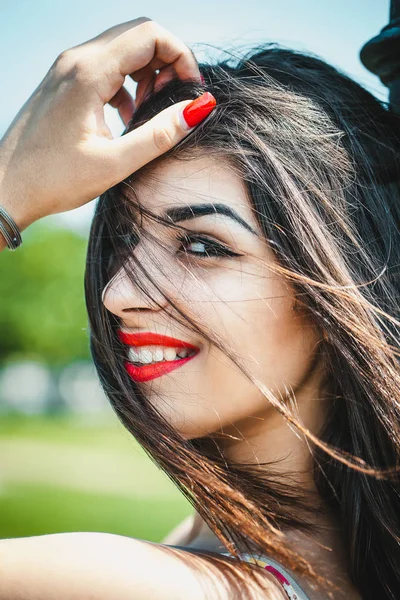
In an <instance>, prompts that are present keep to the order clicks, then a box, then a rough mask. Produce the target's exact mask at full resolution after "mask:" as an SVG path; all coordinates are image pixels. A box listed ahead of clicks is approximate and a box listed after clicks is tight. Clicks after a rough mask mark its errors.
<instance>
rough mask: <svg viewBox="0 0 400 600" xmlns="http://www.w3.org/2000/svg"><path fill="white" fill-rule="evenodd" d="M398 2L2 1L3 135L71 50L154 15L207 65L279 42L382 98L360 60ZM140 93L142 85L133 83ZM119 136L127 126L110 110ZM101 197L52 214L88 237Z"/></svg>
mask: <svg viewBox="0 0 400 600" xmlns="http://www.w3.org/2000/svg"><path fill="white" fill-rule="evenodd" d="M389 4H390V0H278V1H277V0H240V1H239V0H232V1H230V2H228V1H225V0H201V2H188V1H187V0H186V1H185V2H184V1H183V0H173V1H172V2H167V1H166V0H146V2H141V0H137V1H136V2H132V1H127V0H112V2H102V1H101V0H68V2H65V1H63V0H56V1H55V0H14V1H13V2H10V1H9V0H0V56H1V60H0V80H1V82H2V85H1V94H0V135H1V136H2V135H3V134H4V133H5V131H6V130H7V128H8V127H9V125H10V124H11V122H12V120H13V119H14V117H15V116H16V114H17V113H18V111H19V110H20V108H21V107H22V106H23V104H24V103H25V102H26V101H27V100H28V98H29V97H30V96H31V94H32V93H33V92H34V90H35V89H36V87H37V86H38V85H39V83H40V82H41V81H42V79H43V78H44V76H45V75H46V73H47V71H48V70H49V68H50V67H51V65H52V64H53V62H54V60H55V59H56V58H57V56H58V55H59V54H60V53H61V52H62V51H63V50H66V49H68V48H71V47H73V46H76V45H78V44H81V43H83V42H85V41H87V40H89V39H90V38H92V37H94V36H96V35H98V34H99V33H101V32H103V31H105V30H106V29H108V28H110V27H112V26H113V25H117V24H118V23H123V22H126V21H130V20H132V19H135V18H137V17H141V16H146V17H149V18H151V19H153V20H154V21H157V22H158V23H160V24H161V25H162V26H163V27H165V28H166V29H168V30H170V31H172V32H173V33H174V34H175V35H177V36H178V37H180V38H181V39H182V40H183V41H184V42H185V43H186V44H188V45H189V46H190V47H191V48H192V50H193V51H194V53H195V55H196V57H197V59H198V60H199V61H204V60H206V61H209V60H212V58H213V57H214V56H215V55H216V52H217V50H215V49H214V47H217V48H222V49H228V50H229V49H233V48H238V47H239V48H241V49H242V48H244V47H245V48H246V49H250V48H251V47H252V46H253V45H257V44H259V43H262V42H278V43H280V44H282V45H284V46H286V47H289V48H296V49H299V50H305V51H309V52H312V53H313V54H316V55H318V56H319V57H321V58H323V59H324V60H326V61H327V62H329V63H331V64H332V65H334V66H335V67H337V68H339V69H341V70H342V71H344V72H345V73H346V74H347V75H350V76H351V77H352V78H353V79H355V80H356V81H358V82H359V83H360V84H361V85H363V86H364V87H365V88H367V89H368V90H369V91H370V92H372V93H373V94H374V95H375V96H377V97H378V98H380V99H382V100H386V99H387V89H386V88H385V87H384V86H382V85H381V83H380V81H379V79H378V78H377V77H375V76H374V75H373V74H372V73H370V72H369V71H367V69H365V67H364V66H363V65H362V64H361V62H360V60H359V52H360V49H361V47H362V46H363V44H364V43H365V42H366V41H368V40H369V39H370V38H371V37H373V36H375V35H377V34H378V33H379V31H380V30H381V29H382V27H384V26H385V25H386V24H387V23H388V20H389ZM125 85H126V87H127V88H128V89H129V91H130V92H131V93H134V89H135V84H134V83H133V82H132V81H128V79H127V80H126V82H125ZM105 116H106V121H107V124H108V125H109V127H110V129H111V131H112V133H113V135H114V136H115V137H116V136H119V135H121V133H122V131H123V124H122V121H121V120H120V118H119V116H118V113H117V111H116V110H115V109H113V108H112V107H110V106H106V107H105ZM94 206H95V200H94V201H92V202H90V203H89V204H87V205H85V206H83V207H81V208H78V209H76V210H73V211H68V212H65V213H62V214H60V215H55V216H50V217H45V220H51V221H52V222H53V223H54V224H58V225H63V226H65V225H66V226H68V227H71V228H73V229H75V230H76V231H80V232H83V233H86V232H87V230H88V227H89V223H90V219H91V217H92V215H93V210H94Z"/></svg>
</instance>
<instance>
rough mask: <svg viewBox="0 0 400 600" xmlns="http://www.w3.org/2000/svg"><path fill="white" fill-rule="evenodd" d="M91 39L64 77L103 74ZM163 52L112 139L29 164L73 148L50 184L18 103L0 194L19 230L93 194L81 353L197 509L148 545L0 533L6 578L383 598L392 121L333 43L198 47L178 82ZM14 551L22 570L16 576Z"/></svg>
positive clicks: (392, 320) (390, 588)
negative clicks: (221, 55)
mask: <svg viewBox="0 0 400 600" xmlns="http://www.w3.org/2000/svg"><path fill="white" fill-rule="evenodd" d="M119 27H122V28H124V27H125V28H126V29H124V31H125V33H121V34H120V36H119V37H120V38H123V39H122V40H119V42H118V37H116V38H115V39H114V42H113V41H111V42H108V43H109V44H111V47H112V48H114V49H119V50H120V51H121V53H122V51H123V49H124V48H125V47H126V45H127V37H128V34H129V36H131V34H132V30H131V29H129V28H128V27H127V24H124V25H123V26H122V25H121V26H119ZM130 27H132V25H130ZM150 27H156V29H157V27H158V26H156V25H154V24H151V25H149V23H143V22H141V23H139V24H136V32H135V33H136V35H139V33H138V32H139V31H143V30H145V31H147V34H148V32H149V30H150ZM146 28H147V29H146ZM109 31H113V30H109ZM157 31H159V30H157ZM106 34H107V32H106ZM106 34H103V36H104V35H106ZM165 35H166V34H165ZM124 36H125V38H124ZM100 37H101V36H100ZM96 39H97V38H95V40H96ZM130 39H131V38H130ZM132 39H134V38H133V36H132ZM169 39H171V38H169ZM117 42H118V43H117ZM91 43H92V44H93V43H95V42H93V41H92V42H89V43H88V44H89V46H88V47H87V48H86V50H87V52H86V54H85V57H84V59H80V65H82V64H83V65H84V66H83V67H82V66H81V67H80V68H78V69H76V63H74V62H73V61H72V71H73V69H74V65H75V71H77V73H76V74H75V75H74V76H73V77H72V80H74V83H75V85H77V86H81V87H82V89H84V88H85V86H86V88H85V89H90V87H91V86H93V87H96V86H97V89H100V90H101V89H102V85H101V84H102V83H104V82H101V78H97V75H96V73H95V72H94V71H93V68H92V69H89V68H88V66H92V67H93V63H92V62H91V61H92V60H93V53H94V54H95V52H94V49H93V47H91V46H90V44H91ZM118 44H119V45H118ZM171 44H172V42H171ZM160 46H161V44H158V47H160ZM84 47H85V45H83V48H84ZM137 47H139V43H137ZM78 51H79V52H81V50H79V47H78V49H77V50H76V52H78ZM92 51H93V52H92ZM126 54H128V53H126ZM114 57H115V55H114ZM102 58H103V60H104V53H102ZM130 60H133V59H132V58H131V55H130ZM172 60H174V59H172ZM85 61H87V64H86V66H85ZM166 62H167V61H166V60H165V58H164V59H163V61H162V62H160V61H157V60H153V61H148V63H146V64H149V66H148V67H143V66H141V67H140V68H139V69H137V68H136V69H135V74H134V78H136V79H139V80H140V81H141V84H140V86H139V89H138V97H137V98H136V102H137V105H136V110H135V112H134V114H133V117H132V119H131V120H129V118H130V113H131V112H132V108H133V106H132V104H131V101H130V100H129V98H127V96H126V94H127V93H126V92H118V93H119V97H118V99H117V100H114V105H120V107H121V110H122V107H124V108H123V110H122V113H123V118H124V122H125V123H126V124H127V128H126V131H125V133H124V135H123V136H122V137H121V138H120V140H114V141H110V140H109V141H107V145H106V144H100V145H96V146H95V145H92V148H91V155H90V156H89V157H88V156H86V157H85V161H82V158H81V156H82V150H81V145H82V144H77V142H76V140H72V143H71V140H69V139H67V140H66V141H65V142H64V140H63V141H62V149H63V150H64V151H65V152H66V153H67V156H66V157H65V154H64V156H63V158H62V160H60V159H59V160H60V163H59V162H58V161H57V157H56V159H52V160H53V161H55V162H53V163H52V162H51V160H50V158H49V157H47V159H46V160H47V162H46V160H45V159H44V158H43V160H42V162H41V165H42V168H43V167H44V166H45V165H48V167H49V168H48V169H46V172H45V173H44V174H43V176H44V177H45V178H46V177H47V175H46V173H49V172H51V173H53V174H54V172H56V171H55V170H54V169H56V168H59V164H61V165H62V167H63V168H64V169H67V167H65V166H64V165H65V164H67V165H68V169H70V170H69V171H68V170H67V171H66V175H65V178H64V179H63V178H62V177H60V181H61V183H58V177H57V181H56V182H53V181H51V180H50V178H49V183H48V184H47V180H46V179H45V181H44V183H43V181H42V177H41V178H40V181H37V182H35V181H34V176H33V175H31V179H30V178H29V177H28V176H27V175H26V169H25V170H22V167H21V166H17V165H20V164H21V162H22V165H23V166H26V165H27V166H28V167H29V158H28V154H27V152H28V150H30V151H31V152H33V151H34V150H36V149H38V150H40V146H39V143H38V141H37V137H36V138H35V135H34V133H33V129H32V134H31V135H30V136H26V135H23V133H25V130H26V128H27V127H28V132H29V131H30V130H29V119H30V117H31V115H32V114H33V115H34V118H33V119H32V123H33V125H35V129H36V130H37V125H38V120H39V119H40V115H39V110H38V109H37V111H36V113H35V111H34V109H35V102H32V103H31V106H30V107H29V109H27V110H26V111H25V112H23V113H22V116H21V118H20V120H19V121H18V120H17V123H16V124H15V125H13V126H12V127H11V129H10V133H9V134H8V137H7V136H6V139H5V144H4V147H5V148H6V151H5V152H3V156H6V157H8V158H11V156H12V155H13V152H14V151H15V152H16V153H17V156H18V158H19V161H17V163H15V160H14V161H13V164H12V165H11V162H9V161H7V160H4V162H3V163H0V164H5V165H6V167H7V168H5V169H4V173H5V176H4V177H3V182H4V181H5V182H6V183H5V184H4V185H3V186H2V188H1V189H2V190H3V191H4V193H3V195H2V198H3V202H2V206H3V207H4V208H6V210H8V212H9V214H10V215H12V216H13V218H14V219H15V221H16V222H17V224H18V225H19V226H20V227H21V226H22V227H25V226H28V225H29V223H30V222H33V221H34V220H36V219H37V218H40V217H41V216H44V215H45V214H51V213H52V212H59V211H61V210H66V209H68V208H72V205H71V203H72V202H73V203H74V206H76V205H79V204H83V203H84V202H85V201H88V200H89V199H91V198H93V197H95V195H96V194H97V193H100V192H103V193H102V195H101V197H100V199H99V202H98V204H97V206H96V213H95V216H94V219H93V223H92V228H91V232H90V239H89V247H88V255H87V266H86V275H85V292H86V301H87V308H88V314H89V320H90V333H91V338H90V342H91V351H92V355H93V359H94V362H95V365H96V368H97V371H98V373H99V377H100V380H101V382H102V385H103V387H104V390H105V392H106V394H107V395H108V397H109V399H110V401H111V403H112V405H113V407H114V409H115V410H116V412H117V414H118V416H119V418H120V419H121V420H122V422H123V423H124V425H125V426H126V427H127V428H128V430H129V431H131V432H132V434H133V435H134V436H135V438H136V439H137V440H138V441H139V442H140V443H141V445H142V446H143V447H144V448H145V449H146V451H147V452H148V453H149V455H150V456H151V457H152V458H153V459H154V460H155V461H156V462H157V463H158V464H159V465H160V467H161V468H163V469H164V470H165V471H166V472H167V473H168V474H169V476H170V477H171V478H172V480H173V481H175V483H176V484H177V485H178V487H179V488H180V489H181V490H182V492H183V493H184V494H185V495H186V496H187V497H188V498H189V499H190V501H191V502H192V504H193V506H194V507H195V509H196V513H195V517H194V520H193V521H192V522H191V523H190V524H189V525H190V526H189V527H187V523H185V524H184V525H183V527H182V529H181V530H180V532H177V533H176V534H171V535H170V536H169V537H168V538H167V539H166V540H164V544H161V545H157V544H150V543H147V542H145V541H142V540H128V539H126V538H120V537H118V536H104V535H102V534H76V535H75V536H74V535H69V536H68V535H66V536H61V537H60V536H43V537H42V538H30V539H28V540H5V541H3V542H2V543H3V548H2V558H3V559H4V560H3V561H2V564H3V567H2V572H3V574H5V583H4V585H5V586H8V588H7V593H9V595H8V596H7V595H4V596H3V597H5V598H7V597H14V596H12V593H11V592H10V591H9V590H11V591H13V590H14V589H17V590H18V593H19V594H20V596H19V597H22V598H25V597H27V598H33V597H41V598H42V597H47V596H46V593H47V594H48V597H57V598H72V597H91V596H89V594H97V595H95V597H96V598H97V597H98V598H103V597H104V598H106V597H112V598H117V597H118V598H119V597H121V598H127V597H135V598H174V599H176V598H208V599H213V598H233V597H235V598H236V597H237V598H245V597H248V598H281V599H283V598H288V597H289V598H290V597H291V598H296V597H297V598H309V599H310V600H314V599H315V600H316V599H319V598H326V597H330V598H347V599H350V598H351V599H355V598H361V597H362V598H367V599H369V598H396V597H397V596H398V593H399V591H400V572H399V569H398V564H399V558H400V551H399V546H398V539H399V538H398V536H399V534H400V531H399V516H398V515H399V508H400V502H399V491H400V481H399V473H398V466H397V465H398V456H399V447H400V446H399V444H400V436H399V402H398V400H399V390H400V376H399V369H398V342H399V335H398V334H399V321H398V312H399V311H398V296H399V282H398V278H397V277H396V268H398V264H399V262H400V242H399V223H400V208H399V201H400V199H399V185H398V176H399V164H398V144H399V121H398V117H396V115H394V114H392V113H391V112H390V111H389V110H387V109H385V107H384V106H382V105H381V104H380V103H379V102H378V101H377V100H376V99H375V98H373V97H372V96H371V95H370V94H369V93H368V92H366V91H365V90H363V89H362V88H361V87H360V86H359V85H357V84H356V83H354V82H353V81H351V80H350V79H348V78H347V77H345V76H344V75H342V74H341V73H339V72H338V71H336V70H335V69H333V68H332V67H330V66H329V65H327V64H326V63H324V62H322V61H320V60H318V59H316V58H312V57H309V56H305V55H302V54H300V53H296V52H292V51H289V50H282V49H280V48H276V47H274V46H271V47H270V46H268V47H265V48H263V49H261V50H259V51H257V52H255V53H253V55H252V56H250V57H249V58H248V59H244V60H239V61H236V62H235V64H232V62H229V61H228V62H227V63H222V64H219V65H215V66H213V67H210V66H203V67H202V69H201V71H202V74H203V77H204V81H200V77H199V73H198V72H194V68H195V67H194V65H193V63H191V69H193V70H192V71H191V72H190V73H189V72H188V71H189V69H188V70H186V71H185V72H183V71H181V72H180V73H179V72H178V69H176V71H177V75H178V78H177V77H175V76H174V73H173V72H172V69H171V67H170V66H167V65H166V64H165V63H166ZM189 62H190V61H189ZM121 63H123V61H122V60H121ZM160 67H161V68H162V69H161V71H160V74H158V75H156V74H155V73H154V70H155V69H158V68H160ZM105 70H107V69H105ZM132 70H134V69H132V68H131V66H129V68H126V67H125V68H123V69H122V73H123V74H128V73H131V72H132ZM62 71H63V69H61V73H62ZM138 74H139V75H138ZM62 76H63V75H61V77H62ZM64 77H65V80H66V81H67V80H68V77H69V80H71V62H69V63H68V61H67V67H66V68H65V71H64ZM142 78H143V79H142ZM107 81H108V82H110V81H112V77H110V75H109V73H108V77H107ZM121 83H122V81H121V77H120V78H119V79H118V84H119V85H120V84H121ZM116 85H117V83H116ZM50 89H56V90H59V89H60V86H55V85H54V84H53V86H50V85H49V87H48V88H46V86H44V92H46V91H47V92H49V90H50ZM204 92H209V93H211V94H212V97H213V98H215V99H216V106H215V108H213V109H212V110H211V106H213V102H212V98H211V97H210V96H206V100H209V101H210V106H209V108H208V109H207V111H206V112H208V116H207V118H206V119H205V120H204V121H202V123H201V124H200V125H199V126H198V127H197V128H192V129H191V130H190V131H189V133H188V130H187V129H186V130H185V126H183V127H182V129H180V130H179V125H176V127H177V131H178V133H176V134H174V136H173V137H172V136H171V131H170V129H169V127H170V124H168V123H167V124H166V125H165V126H164V127H162V128H161V129H157V131H158V133H157V135H156V140H157V143H156V145H155V147H156V148H157V150H155V149H154V143H153V140H154V137H153V138H151V136H150V139H149V138H148V146H149V148H150V147H151V151H147V152H146V150H144V149H142V148H141V152H140V161H141V164H138V163H137V161H138V152H136V153H134V152H133V144H134V143H136V144H139V142H140V141H141V136H145V132H146V131H147V132H148V131H149V129H150V128H151V127H152V125H154V123H155V122H156V120H157V119H159V118H161V117H160V115H167V114H168V111H173V110H176V107H182V106H183V105H184V103H185V101H186V103H187V102H188V101H187V99H188V98H192V97H193V96H200V97H201V94H203V93H204ZM57 93H58V92H56V94H57ZM72 96H74V95H73V94H72V93H71V102H72ZM39 97H40V94H39V95H38V97H37V98H36V102H38V103H39ZM44 98H46V94H45V93H44ZM110 98H112V96H111V94H110V92H109V91H108V93H103V94H101V101H102V102H103V103H104V102H106V101H109V100H110ZM203 98H204V96H203ZM40 101H41V102H43V99H42V98H41V100H40ZM182 103H183V104H182ZM89 105H90V102H88V106H89ZM51 106H54V105H51ZM63 106H64V107H65V106H66V105H65V103H64V104H63ZM72 108H73V107H72ZM72 108H71V109H70V111H69V113H68V114H69V117H70V118H71V120H72V121H73V120H74V118H75V119H76V121H75V122H76V123H82V115H77V116H76V117H75V113H74V111H73V110H72ZM125 108H126V110H125ZM179 110H180V111H181V110H182V108H180V109H179ZM160 111H161V112H160ZM92 114H98V112H96V111H93V113H92ZM179 115H180V116H179V117H178V118H177V119H176V120H175V123H180V124H181V125H182V120H181V115H182V113H181V112H179ZM51 116H52V111H50V116H49V115H48V114H47V115H46V118H45V120H43V123H48V121H49V120H50V119H51ZM57 116H58V115H57V111H55V114H54V121H53V124H55V123H56V122H57ZM186 116H187V113H186ZM164 118H166V117H164ZM89 122H90V121H89V120H87V123H89ZM92 122H93V121H91V123H92ZM165 123H166V121H165ZM190 124H192V125H193V122H190V118H189V125H190ZM13 127H14V129H13ZM146 127H147V130H146ZM63 131H64V129H63ZM160 131H161V132H162V133H161V134H160V133H159V132H160ZM70 135H73V133H72V132H71V134H70ZM106 135H107V134H106ZM83 137H84V139H85V140H86V141H87V139H88V136H87V135H85V136H83ZM178 137H180V141H179V140H178V139H177V138H178ZM26 138H27V139H28V141H26ZM35 140H36V141H35ZM142 140H143V137H142ZM176 142H178V143H176ZM46 143H47V150H48V149H49V148H52V149H53V150H54V149H55V148H56V147H57V144H59V138H58V137H57V138H56V139H53V141H52V140H51V137H50V141H49V142H46ZM111 145H113V146H114V149H115V152H116V153H117V152H118V153H119V155H118V159H117V157H116V156H115V157H114V158H115V160H113V159H112V160H111V161H110V162H111V165H112V167H113V168H114V169H118V171H117V172H115V173H114V174H113V173H112V169H111V170H108V172H106V173H102V174H99V178H100V177H101V176H103V179H100V181H102V182H103V185H102V187H103V189H102V190H100V189H99V188H101V186H100V183H99V178H97V175H96V182H95V184H94V183H93V180H94V179H95V177H94V173H95V169H96V166H97V167H99V160H100V158H99V155H100V154H101V155H102V159H103V162H105V161H104V154H105V152H107V149H108V148H109V149H111ZM143 146H144V143H143ZM37 147H38V148H37ZM21 148H22V149H21ZM123 148H124V150H122V149H123ZM127 148H130V149H131V153H130V155H129V156H126V154H127V152H128V151H127ZM138 148H139V145H136V149H138ZM162 150H165V151H166V153H165V154H163V155H162V156H161V153H162ZM151 153H152V154H151ZM133 155H134V156H133ZM35 156H37V151H36V154H35ZM74 156H75V157H76V158H77V159H79V162H78V160H75V162H73V161H71V158H72V157H74ZM59 157H61V152H60V154H59ZM132 157H133V158H132ZM157 157H158V158H157ZM14 158H15V156H14ZM39 159H40V156H39ZM96 161H97V163H96ZM134 161H136V162H134ZM27 163H28V164H27ZM120 163H121V164H120ZM83 164H85V165H86V164H88V167H87V169H86V168H85V170H83V169H82V165H83ZM129 164H130V165H131V166H130V169H129V168H128V167H129ZM14 165H15V166H14ZM90 167H92V171H91V173H89V170H90ZM76 169H77V170H78V173H77V177H76V176H75V171H76ZM27 170H28V173H33V169H32V168H31V169H30V170H29V168H28V169H27ZM110 171H111V172H110ZM99 172H100V169H99ZM17 174H18V177H17ZM89 175H90V177H89ZM112 175H113V176H112ZM53 176H54V175H53ZM71 176H73V177H75V181H76V179H77V180H78V183H74V184H71V178H72V177H71ZM107 176H108V177H109V179H108V180H107V185H106V186H104V183H105V180H106V178H107ZM49 177H50V176H49ZM113 177H114V181H111V182H110V179H112V178H113ZM38 179H39V178H38ZM89 180H90V181H89ZM32 181H33V183H32ZM41 185H42V186H43V191H41ZM72 185H73V187H74V189H73V190H72V192H74V193H76V194H77V196H78V197H79V202H77V200H76V198H74V200H71V198H72V197H73V193H71V187H72ZM32 188H33V193H32ZM13 189H14V190H15V189H16V190H17V196H16V197H17V199H20V200H19V202H15V200H13V198H15V196H13V195H12V192H11V191H12V190H13ZM23 189H26V190H28V194H29V196H28V200H25V198H24V195H23V193H22V190H23ZM56 197H57V200H56V199H55V198H56ZM35 198H40V202H39V201H38V200H33V199H35ZM173 546H175V548H174V547H173ZM229 554H231V555H232V556H231V557H229V556H228V555H229ZM60 557H61V558H60ZM238 559H239V560H238ZM241 559H244V560H241ZM252 560H254V561H255V562H258V565H256V566H254V565H253V563H252V562H251V561H252ZM27 562H29V563H30V564H32V562H33V563H34V569H32V570H33V571H34V574H33V575H30V576H29V577H28V580H29V581H27V580H26V579H24V581H23V582H21V583H19V584H18V582H17V581H16V576H14V574H15V573H16V572H17V570H18V569H19V570H21V569H22V568H23V566H24V565H25V564H26V563H27ZM43 565H44V566H43ZM49 565H50V566H49ZM259 565H262V566H264V565H266V566H267V567H268V569H267V570H264V569H260V568H259ZM274 567H275V569H276V570H274ZM31 568H32V567H31ZM155 571H156V572H157V575H158V578H157V576H156V575H155ZM72 573H73V574H74V577H73V578H72V577H71V574H72ZM71 580H72V583H71ZM67 582H68V585H72V586H75V589H73V590H72V589H71V587H69V588H68V587H67ZM13 585H14V586H16V587H15V588H13V587H12V586H13ZM18 586H19V587H18ZM29 586H30V587H29ZM29 589H30V591H29ZM54 589H57V594H54ZM32 590H34V591H32ZM36 590H37V591H36ZM35 593H36V596H34V594H35ZM51 593H53V596H52V595H51ZM73 593H75V596H74V595H73ZM23 594H25V596H24V595H23ZM29 594H30V595H29ZM40 594H41V595H40ZM79 594H80V595H79ZM84 594H86V596H85V595H84ZM118 594H119V595H118ZM129 594H130V595H129ZM0 597H1V596H0Z"/></svg>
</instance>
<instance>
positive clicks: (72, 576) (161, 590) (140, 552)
mask: <svg viewBox="0 0 400 600" xmlns="http://www.w3.org/2000/svg"><path fill="white" fill-rule="evenodd" d="M205 554H206V555H207V557H208V558H207V557H205V556H204V553H202V552H201V551H195V550H190V551H189V550H188V551H186V550H183V549H177V548H172V547H170V546H167V545H164V544H156V543H153V542H148V541H145V540H139V539H135V538H128V537H124V536H119V535H113V534H106V533H69V534H68V533H65V534H53V535H44V536H39V537H31V538H17V539H12V540H0V559H1V569H0V571H1V578H0V580H1V584H0V600H11V599H15V598H17V597H18V598H19V599H20V600H28V599H29V600H39V599H40V600H50V599H52V600H53V599H54V598H57V599H58V600H71V598H82V599H88V598H96V600H102V599H103V598H104V600H106V599H107V600H109V598H113V600H126V598H135V600H148V599H149V598H152V600H158V599H160V600H187V599H188V598H190V599H191V600H232V599H234V598H244V597H246V598H248V599H249V600H287V598H286V596H284V594H283V591H282V589H281V587H280V586H279V583H278V582H277V581H276V580H275V579H274V578H273V576H272V575H270V574H269V573H268V572H267V571H264V570H262V569H260V570H259V574H258V575H257V579H258V580H259V581H260V584H261V586H262V591H261V590H260V588H259V587H258V586H256V585H255V584H254V583H253V582H252V580H251V579H250V577H249V578H248V579H247V578H246V579H244V580H243V581H240V580H237V579H236V578H234V583H232V582H231V581H229V579H227V578H225V576H224V575H223V574H222V573H221V571H220V570H219V569H218V564H221V561H223V562H228V563H230V564H231V565H233V569H236V568H237V567H236V564H237V563H236V564H235V560H234V559H232V558H228V557H223V556H219V555H218V554H213V553H205ZM27 565H29V569H27V568H26V567H27ZM21 573H25V576H24V578H21ZM235 582H237V583H236V586H237V587H235ZM235 590H240V591H239V594H240V595H239V594H238V592H237V591H235Z"/></svg>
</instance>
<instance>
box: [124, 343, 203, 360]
mask: <svg viewBox="0 0 400 600" xmlns="http://www.w3.org/2000/svg"><path fill="white" fill-rule="evenodd" d="M193 354H195V352H193V350H190V349H189V348H164V347H162V346H141V347H132V346H131V347H130V348H129V350H128V356H129V360H130V361H131V362H133V363H142V364H150V363H154V362H161V361H163V360H165V361H172V360H176V359H177V358H186V357H187V356H192V355H193Z"/></svg>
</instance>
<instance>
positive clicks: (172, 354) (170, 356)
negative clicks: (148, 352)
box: [164, 348, 176, 360]
mask: <svg viewBox="0 0 400 600" xmlns="http://www.w3.org/2000/svg"><path fill="white" fill-rule="evenodd" d="M164 358H165V360H176V351H175V349H174V348H164Z"/></svg>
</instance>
